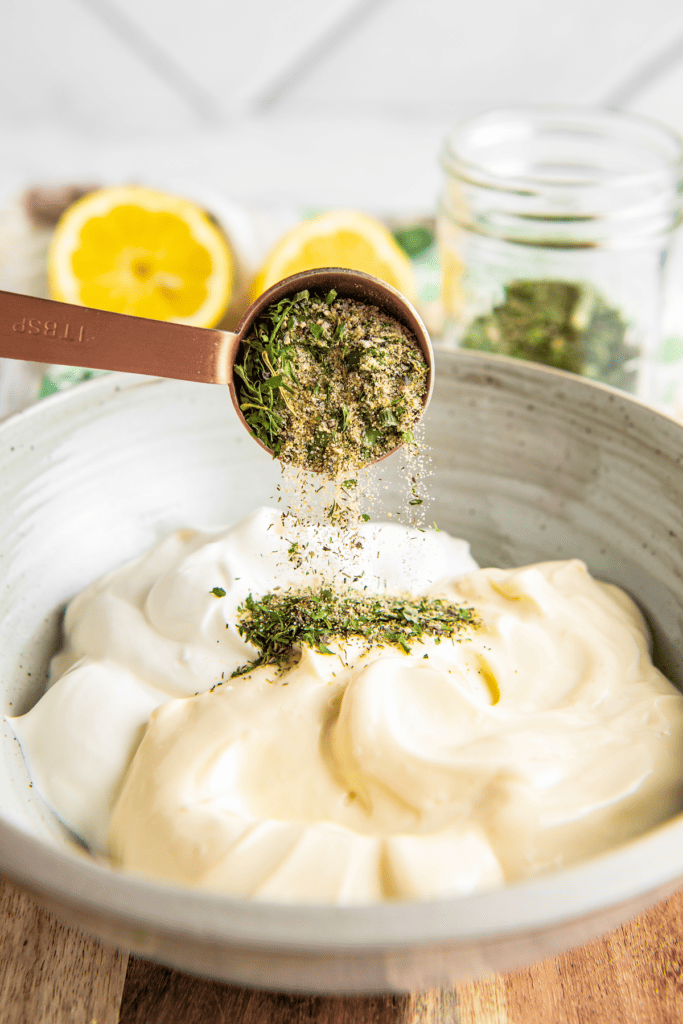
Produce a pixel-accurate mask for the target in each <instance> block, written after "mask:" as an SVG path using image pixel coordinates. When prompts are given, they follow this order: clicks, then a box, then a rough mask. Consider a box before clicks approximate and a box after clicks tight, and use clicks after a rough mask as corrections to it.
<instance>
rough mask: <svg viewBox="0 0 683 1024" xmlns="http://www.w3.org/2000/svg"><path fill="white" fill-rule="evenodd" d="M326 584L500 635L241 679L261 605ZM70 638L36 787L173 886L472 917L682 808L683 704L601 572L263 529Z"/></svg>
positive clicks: (34, 734) (124, 600) (277, 521)
mask: <svg viewBox="0 0 683 1024" xmlns="http://www.w3.org/2000/svg"><path fill="white" fill-rule="evenodd" d="M302 555H304V556H305V557H303V558H302V557H301V556H302ZM321 582H338V583H339V582H344V583H346V584H348V585H349V586H352V587H356V588H358V589H360V590H362V591H364V592H366V593H388V594H411V595H414V596H418V595H427V596H431V597H443V598H445V599H446V600H448V601H451V602H454V603H458V604H464V605H467V606H470V607H473V608H474V609H475V612H476V616H477V619H478V623H479V624H478V625H477V626H476V627H474V628H468V629H467V630H465V631H464V632H463V633H461V634H459V635H458V637H457V638H456V639H454V640H450V639H443V640H441V642H440V643H439V642H437V640H435V639H429V638H427V639H424V640H423V641H421V642H413V643H412V644H411V650H410V653H409V654H406V653H404V652H403V651H402V650H401V649H400V648H397V647H393V646H392V647H375V648H372V649H370V650H369V651H368V650H366V648H364V647H363V646H362V645H361V644H359V643H357V642H349V643H346V644H344V645H340V644H338V643H337V644H331V645H330V646H331V647H332V649H333V650H334V651H335V653H334V654H332V655H329V654H321V653H318V652H317V651H314V650H310V649H307V648H305V649H304V650H303V653H302V656H301V659H300V660H299V662H298V664H296V666H295V667H294V668H292V669H291V670H289V671H288V672H286V673H285V674H278V672H277V670H276V669H275V668H274V667H272V666H262V667H259V668H256V669H253V670H251V671H250V672H249V673H247V674H245V675H241V676H236V677H234V678H231V673H232V672H233V670H234V669H235V668H237V667H238V666H240V665H244V664H245V663H246V662H248V661H250V660H251V659H252V658H254V657H255V655H256V651H255V650H254V649H253V648H252V647H251V645H249V644H248V643H245V642H244V641H243V640H242V638H241V637H240V636H239V634H238V632H237V629H236V620H237V608H238V606H239V605H240V604H241V603H242V602H243V601H244V599H245V598H246V597H247V596H248V595H249V594H252V595H253V596H254V597H259V596H263V595H264V594H266V593H268V592H270V591H272V590H274V589H275V588H277V587H280V588H283V589H286V588H289V587H302V586H306V587H307V586H315V585H317V584H318V583H321ZM214 588H219V596H218V597H217V596H215V594H214V593H212V591H213V590H214ZM220 591H225V595H224V596H222V595H220ZM64 632H65V644H64V647H63V650H62V651H61V652H60V653H59V654H58V655H57V656H56V657H55V659H54V660H53V665H52V672H51V685H50V687H49V689H48V690H47V692H46V694H45V696H44V697H43V698H42V699H41V700H40V701H39V702H38V703H37V704H36V706H35V707H34V708H33V709H32V710H31V711H29V712H28V714H26V715H24V716H22V717H20V718H15V719H10V724H11V725H12V727H13V728H14V730H15V732H16V735H17V737H18V739H19V741H20V743H21V745H22V749H23V751H24V755H25V757H26V760H27V763H28V765H29V771H30V773H31V776H32V779H33V782H34V784H35V785H36V787H37V788H38V789H39V791H40V792H41V793H42V795H43V796H44V798H45V799H46V801H47V802H48V803H49V804H50V805H51V806H52V807H53V809H54V810H55V812H56V813H57V814H58V815H59V817H60V818H62V820H63V821H64V822H65V823H66V824H67V825H68V826H69V827H70V828H71V829H73V831H74V832H76V833H77V834H78V835H79V836H81V837H82V838H83V839H84V840H85V841H86V842H87V843H88V845H89V846H90V848H91V849H92V850H93V852H94V853H98V854H102V855H105V856H108V857H109V858H110V859H111V861H112V863H113V864H115V865H117V866H120V867H122V868H124V869H126V870H130V871H134V872H138V873H141V874H144V875H149V876H152V877H155V878H159V879H162V880H165V881H171V882H178V883H181V884H185V885H192V886H199V887H202V888H206V889H211V890H218V891H221V892H224V893H228V894H230V895H235V896H244V897H253V898H261V899H277V900H280V899H286V900H296V901H309V902H320V903H353V902H370V901H380V900H390V899H404V898H416V897H417V898H419V897H423V898H424V897H434V896H443V895H455V894H465V893H470V892H473V891H476V890H478V889H483V888H487V887H491V886H494V885H499V884H502V883H504V882H506V881H511V880H515V879H520V878H524V877H527V876H530V875H533V874H537V873H539V872H543V871H547V870H550V869H553V868H557V867H560V866H562V865H566V864H569V863H572V862H574V861H577V860H580V859H582V858H585V857H588V856H590V855H592V854H595V853H598V852H600V851H603V850H605V849H608V848H609V847H611V846H613V845H616V844H618V843H621V842H623V841H625V840H627V839H629V838H631V837H632V836H635V835H637V834H639V833H641V832H643V831H645V830H647V829H648V828H650V827H652V826H653V825H655V824H657V823H659V822H661V821H663V820H665V819H666V818H667V817H670V816H671V815H672V814H674V813H676V812H677V811H678V810H679V809H680V807H681V804H682V803H683V792H682V783H681V778H682V775H683V773H682V772H681V767H682V766H683V696H682V695H681V694H680V693H679V692H678V690H677V689H676V688H675V687H674V686H673V685H672V684H670V683H669V682H668V681H667V680H666V679H665V678H664V677H663V676H662V675H661V673H660V672H659V671H658V670H657V669H656V668H654V667H653V665H652V663H651V660H650V656H649V652H648V635H647V629H646V627H645V624H644V622H643V619H642V616H641V615H640V613H639V611H638V609H637V608H636V606H635V605H634V604H633V602H632V601H631V600H630V598H628V597H627V596H626V595H625V594H624V593H623V592H622V591H620V590H619V589H618V588H616V587H613V586H610V585H608V584H604V583H599V582H597V581H595V580H593V579H592V578H591V576H590V575H589V574H588V572H587V570H586V568H585V566H584V565H583V563H581V562H579V561H575V560H574V561H567V562H547V563H543V564H540V565H535V566H528V567H525V568H521V569H513V570H501V569H483V570H479V569H477V567H476V565H475V563H474V562H473V560H472V559H471V557H470V555H469V548H468V545H467V544H466V543H465V542H464V541H458V540H454V539H452V538H450V537H448V536H447V535H446V534H445V533H443V532H441V533H437V532H435V531H426V532H424V533H422V532H419V531H414V530H408V529H406V528H404V527H401V526H398V525H395V524H366V525H364V526H362V527H360V528H359V531H358V535H357V537H356V538H355V541H354V543H353V544H352V545H351V546H349V545H348V544H346V543H344V542H343V540H342V537H341V535H340V534H338V533H336V532H335V531H334V530H333V529H332V528H320V527H316V528H314V527H310V528H304V527H296V526H294V525H293V524H292V523H291V522H289V521H288V520H287V518H286V517H285V519H284V520H283V519H282V518H281V516H280V514H279V513H277V512H276V511H274V510H271V509H260V510H258V511H256V512H254V513H253V514H252V515H251V516H249V517H248V518H247V519H245V520H244V521H243V522H241V523H239V524H237V525H236V526H234V527H232V528H230V529H228V530H226V531H223V532H221V533H218V534H205V533H199V532H196V531H191V530H183V531H179V532H178V533H176V534H174V535H173V536H172V537H170V538H169V539H168V540H166V541H164V542H162V543H161V544H159V545H157V546H156V547H155V548H153V549H152V550H151V551H150V552H149V553H148V554H146V555H144V556H142V557H141V558H139V559H137V560H136V561H134V562H131V563H129V564H128V565H125V566H123V567H121V568H120V569H117V570H115V571H114V572H112V573H110V574H109V575H107V576H106V577H104V578H103V579H101V580H99V581H97V582H95V583H93V584H91V585H90V586H89V587H88V588H86V590H85V591H83V593H82V594H80V595H79V596H78V597H76V598H75V599H74V600H73V601H72V602H71V604H70V605H69V607H68V609H67V612H66V616H65V622H64Z"/></svg>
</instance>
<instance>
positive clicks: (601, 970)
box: [0, 882, 683, 1024]
mask: <svg viewBox="0 0 683 1024" xmlns="http://www.w3.org/2000/svg"><path fill="white" fill-rule="evenodd" d="M0 910H1V912H2V918H1V919H0V1024H67V1022H68V1024H676V1022H683V890H681V891H680V892H678V893H677V894H676V895H675V896H673V897H671V899H669V900H667V901H666V902H664V903H661V904H659V905H658V906H656V907H654V908H653V909H652V910H651V911H649V913H647V914H644V915H642V916H641V917H639V918H637V920H635V921H634V922H632V923H631V924H628V925H625V926H624V927H622V928H619V929H617V930H616V931H614V932H612V933H610V934H609V935H606V936H605V937H604V938H602V939H599V940H597V941H596V942H592V943H590V944H589V945H587V946H584V947H582V948H581V949H577V950H574V951H572V952H571V953H567V954H565V955H564V956H559V957H554V958H552V959H548V960H543V961H541V962H540V963H537V964H534V965H532V966H531V967H529V968H527V969H525V970H521V971H516V972H514V973H512V974H508V975H505V976H503V975H496V976H494V977H491V978H487V979H484V980H482V981H479V982H477V983H475V984H470V985H460V986H458V988H457V989H453V990H444V991H441V992H425V993H420V994H413V995H409V996H376V997H367V998H364V997H363V998H362V997H358V998H353V997H322V996H300V995H288V994H285V993H274V992H260V991H256V990H253V989H243V988H239V987H237V986H234V985H224V984H221V983H220V982H215V981H209V980H207V979H204V978H197V977H194V976H192V975H188V974H183V973H181V972H180V971H174V970H171V969H170V968H166V967H161V966H159V965H158V964H152V963H149V962H147V961H145V960H140V959H137V958H135V957H130V958H128V957H126V956H124V955H121V954H119V953H116V952H114V951H112V950H109V949H107V948H106V947H104V946H102V945H100V943H98V942H96V941H94V940H92V939H89V938H87V937H86V936H84V935H82V934H81V933H80V932H78V931H75V930H71V929H69V928H65V927H64V926H63V925H61V924H59V922H58V921H57V920H56V919H55V918H54V917H53V916H52V915H51V914H49V913H46V912H45V911H43V910H41V909H40V908H39V907H38V906H37V904H36V903H35V902H34V901H33V900H32V899H31V898H30V897H29V896H26V895H24V894H23V893H21V892H20V891H19V890H18V889H16V888H15V887H14V886H12V885H11V884H10V883H7V882H5V883H2V882H0Z"/></svg>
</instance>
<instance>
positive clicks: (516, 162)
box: [437, 107, 683, 401]
mask: <svg viewBox="0 0 683 1024" xmlns="http://www.w3.org/2000/svg"><path fill="white" fill-rule="evenodd" d="M442 165H443V168H444V170H445V173H446V181H445V187H444V190H443V194H442V196H441V202H440V208H439V213H438V218H437V225H438V239H439V251H440V259H441V267H442V299H443V304H444V312H445V325H444V332H443V337H442V344H444V345H447V346H453V345H459V346H462V347H466V348H477V349H484V350H486V351H492V352H501V353H503V354H507V355H514V356H519V357H521V358H528V359H534V360H536V361H538V362H544V363H547V364H549V365H552V366H558V367H560V368H562V369H568V370H573V371H574V372H578V373H581V374H584V375H585V376H588V377H591V378H593V379H595V380H600V381H603V382H604V383H607V384H612V385H614V386H616V387H621V388H624V389H625V390H628V391H631V392H633V393H636V394H638V395H639V396H640V397H642V398H645V399H647V400H650V401H657V396H658V394H659V393H660V392H661V381H658V379H657V374H658V367H657V352H658V347H659V342H660V330H661V326H660V325H661V316H662V300H663V268H664V263H665V259H666V255H667V251H668V248H669V244H670V241H671V238H672V233H673V231H674V229H675V228H676V227H677V225H678V224H679V222H680V219H681V202H682V200H681V196H682V192H683V143H682V140H681V139H680V138H679V137H678V136H677V135H676V134H675V133H673V132H671V131H669V130H668V129H666V128H664V127H663V126H660V125H658V124H655V123H653V122H651V121H649V120H647V119H645V118H641V117H638V116H635V115H631V114H626V113H622V112H619V111H613V110H600V109H590V108H586V109H582V108H569V107H559V108H554V107H537V108H528V109H519V110H503V111H499V112H493V113H489V114H486V115H484V116H481V117H477V118H474V119H472V120H469V121H465V122H463V123H461V124H460V125H458V126H457V127H456V128H455V129H454V130H453V131H452V132H451V133H450V134H449V135H448V136H447V138H446V140H445V146H444V150H443V155H442Z"/></svg>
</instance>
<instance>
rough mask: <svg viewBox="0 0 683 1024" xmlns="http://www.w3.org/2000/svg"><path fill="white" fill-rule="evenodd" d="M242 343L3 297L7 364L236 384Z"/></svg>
mask: <svg viewBox="0 0 683 1024" xmlns="http://www.w3.org/2000/svg"><path fill="white" fill-rule="evenodd" d="M239 337H240V336H239V335H237V334H232V333H230V332H229V331H218V330H216V329H212V330H207V329H205V328H203V327H189V326H187V325H186V324H173V323H167V322H166V321H162V320H148V319H146V318H145V317H139V316H128V315H126V314H124V313H109V312H107V311H105V310H101V309H88V308H87V307H85V306H74V305H72V304H71V303H68V302H55V301H54V300H53V299H37V298H35V297H34V296H30V295H18V294H16V293H15V292H4V291H0V356H3V357H5V358H8V359H28V360H32V361H33V362H38V363H57V364H61V365H66V366H84V367H87V368H89V369H94V370H123V371H125V372H126V373H144V374H151V375H152V376H155V377H175V378H177V379H178V380H192V381H201V382H204V383H207V384H230V383H231V382H232V364H233V362H234V353H235V351H236V349H237V345H238V344H239Z"/></svg>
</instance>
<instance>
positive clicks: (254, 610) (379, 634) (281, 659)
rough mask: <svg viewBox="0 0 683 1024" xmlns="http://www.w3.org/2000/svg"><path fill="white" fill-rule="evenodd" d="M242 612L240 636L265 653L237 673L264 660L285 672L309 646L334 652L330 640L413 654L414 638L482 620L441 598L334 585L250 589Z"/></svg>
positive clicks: (451, 635) (452, 634)
mask: <svg viewBox="0 0 683 1024" xmlns="http://www.w3.org/2000/svg"><path fill="white" fill-rule="evenodd" d="M238 613H239V615H240V619H239V622H238V623H237V630H238V632H239V634H240V636H241V637H242V638H243V639H244V640H246V641H247V642H248V643H250V644H252V645H253V646H254V647H255V648H256V650H257V651H258V652H259V653H258V656H257V657H256V658H255V659H254V661H252V662H250V663H249V664H247V665H242V666H240V667H239V668H237V669H235V671H234V672H233V673H232V675H233V677H234V676H239V675H244V674H245V673H246V672H250V671H251V670H252V669H254V668H257V667H258V666H259V665H276V666H277V668H278V670H279V671H280V672H282V671H284V670H286V669H287V668H290V667H291V666H292V665H293V664H295V663H296V662H297V661H298V658H299V655H300V653H301V648H302V647H304V646H307V647H310V648H312V649H314V650H316V651H319V652H320V653H321V654H333V653H334V652H333V651H332V650H330V647H329V644H330V643H333V642H334V641H345V640H361V641H362V642H363V643H364V644H365V646H366V648H367V649H368V650H369V649H370V648H371V647H375V646H392V647H397V648H399V649H400V650H402V651H404V653H405V654H410V650H411V647H410V645H411V643H413V642H415V641H419V640H421V639H422V638H423V637H434V638H436V641H437V642H439V643H440V642H441V640H442V639H443V638H444V637H445V638H447V639H456V638H457V637H458V636H459V635H461V634H462V633H463V632H464V631H465V630H466V629H467V628H468V627H469V628H474V627H476V626H478V625H479V622H478V619H477V618H476V615H475V613H474V610H473V609H472V608H464V607H462V606H460V605H455V604H450V603H449V602H448V601H445V600H442V599H440V598H427V597H419V598H406V597H387V596H375V597H367V596H365V595H363V594H362V593H356V592H352V591H348V590H347V591H339V590H336V589H334V588H332V587H323V588H321V589H320V590H312V589H307V590H301V591H287V592H285V593H279V592H277V593H270V594H266V595H265V597H262V598H259V599H256V598H254V597H252V596H251V594H250V595H249V597H248V598H247V599H246V601H245V602H244V604H242V605H240V607H239V608H238Z"/></svg>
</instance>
